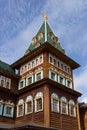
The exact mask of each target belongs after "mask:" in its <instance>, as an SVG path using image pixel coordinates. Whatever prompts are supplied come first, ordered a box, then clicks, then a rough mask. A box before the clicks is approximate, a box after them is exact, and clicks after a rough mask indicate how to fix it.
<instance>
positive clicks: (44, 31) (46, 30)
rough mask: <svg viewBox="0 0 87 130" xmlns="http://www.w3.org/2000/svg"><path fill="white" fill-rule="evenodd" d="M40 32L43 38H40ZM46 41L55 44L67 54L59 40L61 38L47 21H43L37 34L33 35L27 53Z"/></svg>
mask: <svg viewBox="0 0 87 130" xmlns="http://www.w3.org/2000/svg"><path fill="white" fill-rule="evenodd" d="M39 34H41V35H42V37H41V38H38V37H39ZM45 37H47V38H45ZM45 42H47V43H49V44H50V45H52V46H54V47H55V48H56V49H58V50H59V51H61V52H62V53H64V54H65V51H64V49H63V48H62V46H61V44H60V42H59V38H58V37H56V36H55V34H54V33H53V31H52V29H51V28H50V26H49V24H48V23H47V21H44V22H43V24H42V26H41V28H40V29H39V31H38V33H37V34H36V36H34V37H33V39H32V43H31V44H30V46H29V48H28V49H27V50H26V52H25V54H27V53H29V52H31V51H33V50H34V49H35V48H37V47H39V46H41V45H43V44H44V43H45Z"/></svg>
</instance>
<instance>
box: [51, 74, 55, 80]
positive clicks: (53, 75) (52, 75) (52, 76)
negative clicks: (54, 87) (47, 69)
mask: <svg viewBox="0 0 87 130" xmlns="http://www.w3.org/2000/svg"><path fill="white" fill-rule="evenodd" d="M51 79H53V80H55V73H53V72H51Z"/></svg>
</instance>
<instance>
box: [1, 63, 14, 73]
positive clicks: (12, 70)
mask: <svg viewBox="0 0 87 130" xmlns="http://www.w3.org/2000/svg"><path fill="white" fill-rule="evenodd" d="M0 70H4V71H7V72H9V73H10V74H15V71H14V69H12V67H11V66H10V65H8V64H7V63H5V62H2V61H0Z"/></svg>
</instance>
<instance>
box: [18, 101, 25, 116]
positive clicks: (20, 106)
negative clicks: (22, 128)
mask: <svg viewBox="0 0 87 130" xmlns="http://www.w3.org/2000/svg"><path fill="white" fill-rule="evenodd" d="M23 115H24V100H23V99H20V100H19V101H18V104H17V117H20V116H23Z"/></svg>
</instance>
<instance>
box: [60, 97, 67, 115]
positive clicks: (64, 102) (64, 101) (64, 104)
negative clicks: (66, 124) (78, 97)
mask: <svg viewBox="0 0 87 130" xmlns="http://www.w3.org/2000/svg"><path fill="white" fill-rule="evenodd" d="M61 113H62V114H68V102H67V99H66V98H65V97H61Z"/></svg>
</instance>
